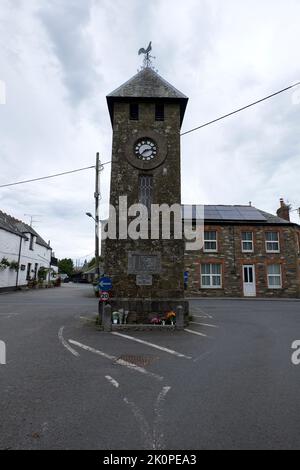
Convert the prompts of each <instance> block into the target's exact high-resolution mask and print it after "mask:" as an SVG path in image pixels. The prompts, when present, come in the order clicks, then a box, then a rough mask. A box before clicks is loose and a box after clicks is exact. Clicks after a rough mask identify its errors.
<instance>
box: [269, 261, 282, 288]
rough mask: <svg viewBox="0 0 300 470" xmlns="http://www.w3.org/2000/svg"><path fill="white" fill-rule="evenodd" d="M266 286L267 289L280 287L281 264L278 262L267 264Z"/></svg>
mask: <svg viewBox="0 0 300 470" xmlns="http://www.w3.org/2000/svg"><path fill="white" fill-rule="evenodd" d="M268 287H269V289H281V287H282V279H281V266H280V264H270V265H269V266H268Z"/></svg>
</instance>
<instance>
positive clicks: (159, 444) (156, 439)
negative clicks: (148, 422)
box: [153, 386, 171, 450]
mask: <svg viewBox="0 0 300 470" xmlns="http://www.w3.org/2000/svg"><path fill="white" fill-rule="evenodd" d="M170 390H171V387H168V386H166V387H163V389H162V390H161V392H160V393H159V395H158V397H157V400H156V403H155V406H154V412H155V419H154V425H153V448H154V449H156V450H163V449H164V448H165V446H164V444H163V441H164V432H163V430H162V424H163V418H162V406H163V404H164V400H165V398H166V395H167V393H168V392H169V391H170Z"/></svg>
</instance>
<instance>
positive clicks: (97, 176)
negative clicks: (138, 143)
mask: <svg viewBox="0 0 300 470" xmlns="http://www.w3.org/2000/svg"><path fill="white" fill-rule="evenodd" d="M99 172H100V159H99V153H97V154H96V181H95V194H94V197H95V264H96V276H97V280H98V279H99V277H100V267H99V199H100V187H99V179H100V178H99V176H100V175H99Z"/></svg>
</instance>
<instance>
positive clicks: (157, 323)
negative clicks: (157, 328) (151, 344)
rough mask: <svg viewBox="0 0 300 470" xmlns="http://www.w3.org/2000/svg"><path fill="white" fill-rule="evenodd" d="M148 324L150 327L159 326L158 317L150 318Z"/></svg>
mask: <svg viewBox="0 0 300 470" xmlns="http://www.w3.org/2000/svg"><path fill="white" fill-rule="evenodd" d="M150 323H151V324H152V325H159V324H160V319H159V318H158V317H153V318H151V320H150Z"/></svg>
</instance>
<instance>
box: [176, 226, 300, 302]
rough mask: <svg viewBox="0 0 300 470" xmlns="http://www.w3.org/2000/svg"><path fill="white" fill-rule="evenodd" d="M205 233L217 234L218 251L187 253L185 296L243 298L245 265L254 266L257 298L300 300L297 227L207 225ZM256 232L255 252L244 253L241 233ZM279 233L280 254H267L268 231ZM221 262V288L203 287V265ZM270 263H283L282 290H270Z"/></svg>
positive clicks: (299, 262) (299, 235)
mask: <svg viewBox="0 0 300 470" xmlns="http://www.w3.org/2000/svg"><path fill="white" fill-rule="evenodd" d="M205 230H216V231H217V233H218V252H217V253H205V252H203V250H201V251H200V252H199V251H190V252H186V253H185V269H186V270H187V271H188V272H189V281H188V288H187V290H186V296H200V297H224V296H228V297H243V296H244V293H243V265H245V264H250V265H251V264H253V265H255V274H256V295H257V297H292V298H293V297H294V298H297V297H300V255H299V237H300V230H299V228H297V226H294V225H292V224H291V225H290V226H280V225H279V226H278V225H264V226H257V225H249V226H245V225H243V226H241V225H206V226H205ZM245 231H249V232H253V236H254V240H253V241H254V252H253V253H243V252H242V244H241V234H242V232H245ZM266 231H277V232H279V237H280V253H267V252H266V248H265V232H266ZM202 263H221V265H222V287H221V288H213V289H212V288H201V283H200V281H201V274H200V272H201V264H202ZM268 264H280V265H281V271H282V288H281V289H269V288H268V282H267V266H268Z"/></svg>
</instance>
